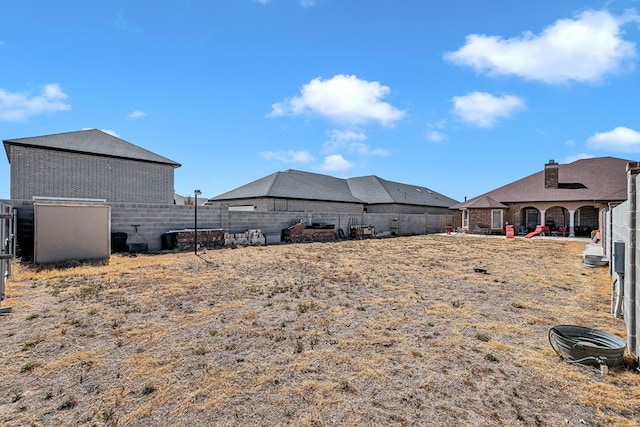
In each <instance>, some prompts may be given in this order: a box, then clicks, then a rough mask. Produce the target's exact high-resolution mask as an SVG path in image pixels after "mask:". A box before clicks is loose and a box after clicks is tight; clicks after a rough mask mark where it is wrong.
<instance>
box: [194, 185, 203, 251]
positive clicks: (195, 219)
mask: <svg viewBox="0 0 640 427" xmlns="http://www.w3.org/2000/svg"><path fill="white" fill-rule="evenodd" d="M193 194H194V195H195V196H196V197H195V199H196V200H195V202H196V204H195V206H194V208H193V216H194V218H193V219H194V221H193V253H194V254H196V255H198V194H202V192H201V191H200V190H194V192H193Z"/></svg>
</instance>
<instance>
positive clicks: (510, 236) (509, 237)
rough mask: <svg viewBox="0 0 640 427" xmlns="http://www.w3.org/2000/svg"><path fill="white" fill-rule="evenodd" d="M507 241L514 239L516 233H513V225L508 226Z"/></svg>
mask: <svg viewBox="0 0 640 427" xmlns="http://www.w3.org/2000/svg"><path fill="white" fill-rule="evenodd" d="M506 228H507V239H513V236H514V235H515V233H514V231H513V225H507V227H506Z"/></svg>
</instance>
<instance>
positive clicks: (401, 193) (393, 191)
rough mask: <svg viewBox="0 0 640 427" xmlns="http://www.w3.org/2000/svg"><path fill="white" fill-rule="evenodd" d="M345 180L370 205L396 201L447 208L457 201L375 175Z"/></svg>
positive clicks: (427, 189) (425, 189)
mask: <svg viewBox="0 0 640 427" xmlns="http://www.w3.org/2000/svg"><path fill="white" fill-rule="evenodd" d="M347 182H348V183H349V187H350V188H351V192H352V193H353V195H354V196H356V197H357V198H359V199H362V200H366V202H367V203H368V204H370V205H373V204H385V203H398V204H404V205H418V206H434V207H444V208H448V207H449V206H451V205H454V204H456V203H457V201H456V200H454V199H452V198H450V197H447V196H444V195H442V194H440V193H437V192H435V191H433V190H431V189H429V188H426V187H420V186H417V185H410V184H402V183H399V182H393V181H387V180H386V179H382V178H380V177H377V176H375V175H370V176H362V177H358V178H349V179H347Z"/></svg>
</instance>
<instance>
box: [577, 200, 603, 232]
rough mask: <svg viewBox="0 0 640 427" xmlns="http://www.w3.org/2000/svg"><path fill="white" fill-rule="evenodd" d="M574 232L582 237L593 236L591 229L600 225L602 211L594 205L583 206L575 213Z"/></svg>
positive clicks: (595, 228)
mask: <svg viewBox="0 0 640 427" xmlns="http://www.w3.org/2000/svg"><path fill="white" fill-rule="evenodd" d="M573 215H574V216H573V223H574V224H575V225H574V228H573V229H574V233H575V235H576V236H580V237H591V231H593V230H597V229H598V227H599V218H600V211H599V210H598V208H595V207H593V206H582V207H581V208H579V209H576V211H575V212H574V214H573Z"/></svg>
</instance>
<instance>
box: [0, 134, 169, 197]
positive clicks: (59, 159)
mask: <svg viewBox="0 0 640 427" xmlns="http://www.w3.org/2000/svg"><path fill="white" fill-rule="evenodd" d="M3 144H4V149H5V151H6V153H7V158H8V160H9V163H10V166H11V199H14V200H31V199H33V198H34V197H55V198H90V199H106V201H107V202H128V203H155V204H173V202H174V188H173V176H174V170H175V169H176V168H178V167H180V164H179V163H176V162H174V161H172V160H169V159H167V158H165V157H162V156H159V155H157V154H155V153H152V152H151V151H148V150H145V149H143V148H141V147H138V146H136V145H134V144H131V143H129V142H127V141H124V140H122V139H120V138H117V137H115V136H112V135H109V134H108V133H106V132H102V131H100V130H97V129H91V130H83V131H78V132H67V133H60V134H54V135H45V136H36V137H30V138H20V139H8V140H4V141H3Z"/></svg>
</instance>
